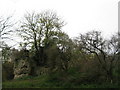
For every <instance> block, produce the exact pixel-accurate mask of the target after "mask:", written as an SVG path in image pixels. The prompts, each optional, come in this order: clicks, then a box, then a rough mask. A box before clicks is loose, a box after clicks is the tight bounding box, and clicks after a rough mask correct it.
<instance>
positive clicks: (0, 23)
mask: <svg viewBox="0 0 120 90" xmlns="http://www.w3.org/2000/svg"><path fill="white" fill-rule="evenodd" d="M11 18H12V16H9V17H7V18H2V17H0V39H1V40H0V43H1V46H0V47H3V46H4V41H5V40H6V39H10V40H12V39H11V38H10V37H9V36H10V34H11V33H12V32H13V30H12V29H11V27H13V25H14V24H13V23H12V22H11Z"/></svg>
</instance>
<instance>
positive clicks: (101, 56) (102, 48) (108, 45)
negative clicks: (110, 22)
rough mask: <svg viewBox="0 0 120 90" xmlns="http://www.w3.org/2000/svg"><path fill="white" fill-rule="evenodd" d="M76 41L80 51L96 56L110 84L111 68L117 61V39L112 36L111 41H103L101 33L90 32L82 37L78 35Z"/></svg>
mask: <svg viewBox="0 0 120 90" xmlns="http://www.w3.org/2000/svg"><path fill="white" fill-rule="evenodd" d="M78 39H79V40H78V42H79V46H80V49H82V50H84V51H87V53H93V54H94V55H96V57H97V58H98V60H99V63H100V65H101V67H102V69H103V70H104V71H105V72H106V75H107V80H111V83H112V73H113V68H114V67H115V66H116V64H115V63H117V61H118V56H117V54H118V50H119V48H118V37H117V36H116V37H115V36H113V37H112V38H111V40H104V39H103V38H102V36H101V32H98V31H92V32H88V33H86V34H84V35H83V34H80V36H79V38H78Z"/></svg>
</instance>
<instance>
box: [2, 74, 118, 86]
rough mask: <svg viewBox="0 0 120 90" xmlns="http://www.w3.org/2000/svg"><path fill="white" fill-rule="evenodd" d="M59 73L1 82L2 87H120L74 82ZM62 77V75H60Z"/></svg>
mask: <svg viewBox="0 0 120 90" xmlns="http://www.w3.org/2000/svg"><path fill="white" fill-rule="evenodd" d="M60 76H61V74H58V73H56V74H53V75H52V77H50V76H49V75H41V76H39V77H31V76H28V77H23V78H19V79H16V80H11V81H6V82H3V88H120V87H119V86H118V85H117V84H114V85H113V84H102V85H97V84H78V83H77V84H76V83H75V82H71V81H69V79H68V78H66V77H65V78H60ZM61 77H63V76H61Z"/></svg>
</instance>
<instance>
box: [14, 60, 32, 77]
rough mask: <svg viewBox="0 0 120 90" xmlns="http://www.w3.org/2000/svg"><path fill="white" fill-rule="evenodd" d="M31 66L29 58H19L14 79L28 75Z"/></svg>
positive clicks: (15, 64)
mask: <svg viewBox="0 0 120 90" xmlns="http://www.w3.org/2000/svg"><path fill="white" fill-rule="evenodd" d="M30 70H31V67H30V63H29V62H28V61H27V60H19V62H15V63H14V75H15V76H14V79H16V78H20V77H23V76H28V75H29V73H30Z"/></svg>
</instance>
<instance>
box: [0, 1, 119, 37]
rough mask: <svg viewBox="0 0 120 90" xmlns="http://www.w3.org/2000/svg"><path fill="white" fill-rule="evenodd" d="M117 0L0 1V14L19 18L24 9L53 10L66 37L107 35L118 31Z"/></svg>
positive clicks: (29, 10)
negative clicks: (84, 34)
mask: <svg viewBox="0 0 120 90" xmlns="http://www.w3.org/2000/svg"><path fill="white" fill-rule="evenodd" d="M118 1H119V0H0V16H1V15H4V16H7V15H11V14H14V18H15V19H16V20H19V19H20V18H21V17H23V15H24V14H25V13H26V11H27V12H32V11H36V12H41V11H43V10H53V11H55V12H57V14H58V15H59V16H61V17H62V19H63V20H64V21H65V22H66V23H67V25H66V26H64V27H63V30H64V31H65V32H67V33H68V35H69V36H70V37H75V36H78V34H79V33H84V32H87V31H90V30H99V31H102V32H103V35H104V37H109V36H111V35H112V34H113V33H115V32H117V31H118Z"/></svg>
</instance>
